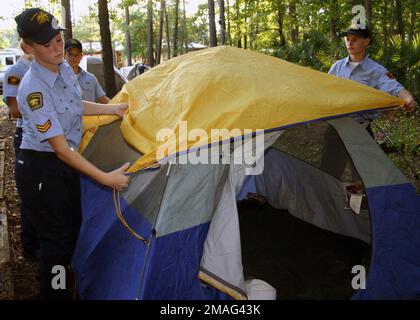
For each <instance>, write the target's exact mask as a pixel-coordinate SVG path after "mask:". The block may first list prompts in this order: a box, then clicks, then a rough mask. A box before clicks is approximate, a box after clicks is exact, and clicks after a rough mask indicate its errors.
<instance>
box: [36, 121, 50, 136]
mask: <svg viewBox="0 0 420 320" xmlns="http://www.w3.org/2000/svg"><path fill="white" fill-rule="evenodd" d="M51 126H52V124H51V120H50V119H48V120H47V121H46V122H45V123H44V124H42V125H39V124H37V125H36V128H37V129H38V131H39V132H41V133H45V132H47V131H48V130H49V129H50V128H51Z"/></svg>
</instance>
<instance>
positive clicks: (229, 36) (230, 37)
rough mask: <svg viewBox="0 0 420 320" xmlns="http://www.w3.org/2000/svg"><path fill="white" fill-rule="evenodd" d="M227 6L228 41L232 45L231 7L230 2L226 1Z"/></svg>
mask: <svg viewBox="0 0 420 320" xmlns="http://www.w3.org/2000/svg"><path fill="white" fill-rule="evenodd" d="M226 5H227V7H226V8H227V39H228V42H229V45H230V46H231V45H232V36H231V34H230V5H229V0H226Z"/></svg>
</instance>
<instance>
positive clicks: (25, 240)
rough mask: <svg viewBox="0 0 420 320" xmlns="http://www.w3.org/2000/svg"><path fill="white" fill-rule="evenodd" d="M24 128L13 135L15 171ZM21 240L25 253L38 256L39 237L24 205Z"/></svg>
mask: <svg viewBox="0 0 420 320" xmlns="http://www.w3.org/2000/svg"><path fill="white" fill-rule="evenodd" d="M22 133H23V130H22V128H19V127H16V131H15V135H14V137H13V146H14V149H15V156H16V163H15V172H16V171H17V170H16V169H17V166H16V165H17V158H18V154H19V150H20V145H21V143H22ZM15 179H16V177H15ZM20 224H21V231H20V240H21V243H22V248H23V251H24V253H25V254H28V255H30V256H32V257H34V258H35V257H36V254H37V252H38V251H39V238H38V234H37V232H36V230H35V228H34V226H33V225H32V224H31V223H30V222H29V221H28V218H27V213H26V212H25V208H24V206H22V205H21V207H20Z"/></svg>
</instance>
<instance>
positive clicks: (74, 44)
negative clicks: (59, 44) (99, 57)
mask: <svg viewBox="0 0 420 320" xmlns="http://www.w3.org/2000/svg"><path fill="white" fill-rule="evenodd" d="M71 48H77V49H79V50H80V51H81V52H83V46H82V44H81V43H80V41H79V40H76V39H68V40H67V41H66V42H65V44H64V51H66V52H67V51H69V50H70V49H71Z"/></svg>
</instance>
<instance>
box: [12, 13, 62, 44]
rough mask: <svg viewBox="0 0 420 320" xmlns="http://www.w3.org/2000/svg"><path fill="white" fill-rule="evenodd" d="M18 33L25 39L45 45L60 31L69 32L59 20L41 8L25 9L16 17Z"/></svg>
mask: <svg viewBox="0 0 420 320" xmlns="http://www.w3.org/2000/svg"><path fill="white" fill-rule="evenodd" d="M15 21H16V23H17V32H18V34H19V36H20V37H21V38H23V39H29V40H32V41H33V42H35V43H38V44H45V43H47V42H48V41H50V40H51V39H52V38H54V37H55V36H56V35H57V34H58V33H59V32H60V31H63V30H67V29H66V28H63V27H61V26H60V25H59V24H58V21H57V19H56V18H55V17H54V16H53V15H52V14H50V13H48V12H47V11H45V10H42V9H40V8H29V9H25V10H24V11H23V12H22V13H21V14H19V15H17V16H16V17H15Z"/></svg>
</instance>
